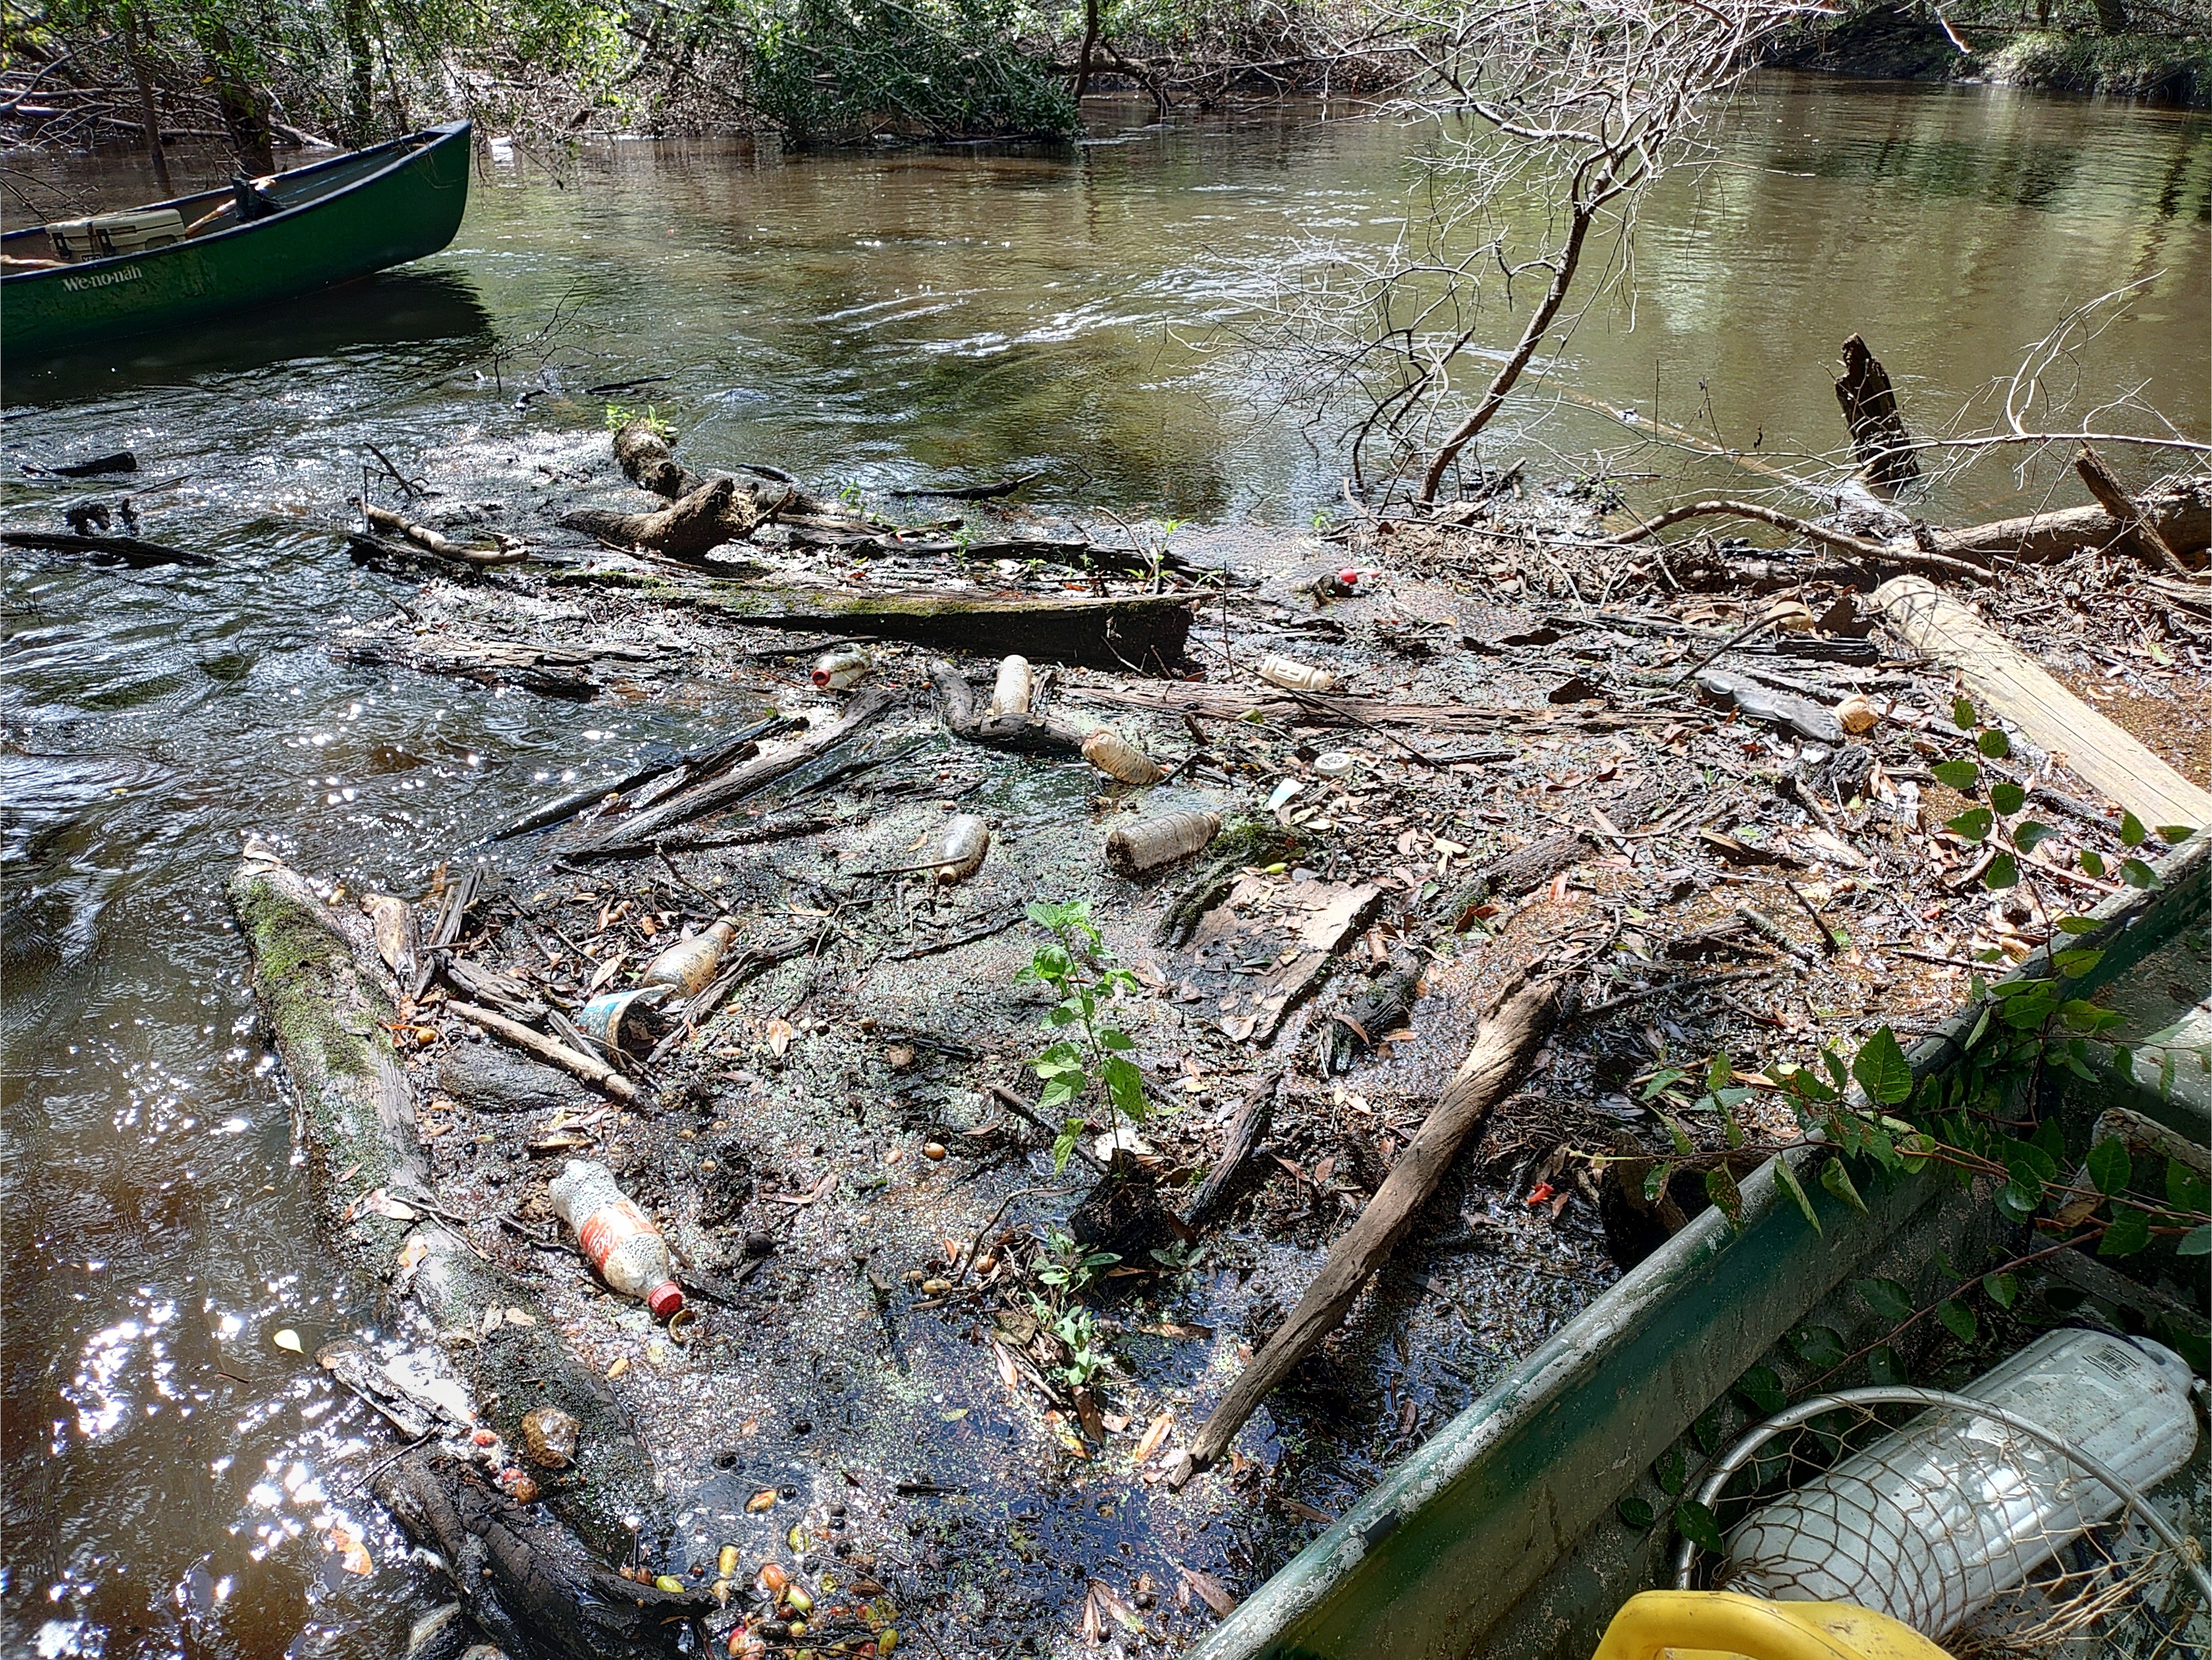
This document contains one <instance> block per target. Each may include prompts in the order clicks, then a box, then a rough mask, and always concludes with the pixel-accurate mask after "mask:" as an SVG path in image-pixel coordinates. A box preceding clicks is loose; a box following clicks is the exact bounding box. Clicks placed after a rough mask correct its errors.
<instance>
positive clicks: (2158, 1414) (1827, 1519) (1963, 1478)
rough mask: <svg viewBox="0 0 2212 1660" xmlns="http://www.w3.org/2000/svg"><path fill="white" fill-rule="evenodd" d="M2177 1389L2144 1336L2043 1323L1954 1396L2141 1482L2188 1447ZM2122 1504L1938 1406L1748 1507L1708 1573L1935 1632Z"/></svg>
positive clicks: (1733, 1584)
mask: <svg viewBox="0 0 2212 1660" xmlns="http://www.w3.org/2000/svg"><path fill="white" fill-rule="evenodd" d="M2189 1386H2190V1373H2189V1366H2188V1364H2187V1363H2186V1362H2185V1361H2184V1360H2183V1359H2181V1357H2180V1356H2179V1355H2178V1354H2176V1353H2173V1352H2172V1350H2171V1349H2168V1348H2166V1347H2163V1346H2161V1345H2160V1344H2158V1343H2154V1342H2152V1341H2150V1340H2149V1339H2148V1338H2142V1337H2112V1336H2107V1335H2106V1334H2104V1333H2102V1332H2094V1331H2054V1332H2050V1333H2047V1334H2045V1335H2044V1336H2042V1337H2040V1338H2039V1339H2037V1340H2036V1341H2034V1342H2033V1343H2031V1344H2029V1345H2028V1346H2027V1347H2026V1348H2024V1349H2022V1350H2021V1352H2020V1353H2018V1354H2015V1355H2014V1356H2013V1357H2012V1359H2009V1360H2008V1361H2006V1362H2005V1363H2004V1364H2003V1365H2000V1366H1997V1367H1996V1368H1994V1369H1993V1370H1991V1371H1988V1372H1985V1373H1984V1374H1983V1375H1982V1376H1981V1377H1978V1378H1977V1379H1976V1380H1975V1381H1974V1382H1972V1383H1969V1384H1967V1385H1966V1388H1965V1389H1962V1390H1960V1393H1961V1394H1964V1395H1972V1397H1973V1398H1974V1399H1976V1400H1977V1401H1986V1402H1989V1403H1990V1405H1991V1406H1993V1407H1997V1408H2002V1409H2003V1410H2004V1411H2006V1412H2008V1413H2010V1414H2012V1415H2013V1416H2015V1417H2016V1418H2020V1419H2021V1420H2025V1421H2027V1422H2028V1423H2031V1424H2033V1425H2034V1426H2036V1427H2037V1428H2039V1429H2042V1430H2045V1431H2047V1432H2050V1433H2051V1434H2052V1435H2054V1436H2056V1437H2057V1438H2059V1439H2060V1440H2062V1441H2064V1442H2065V1443H2066V1444H2068V1445H2069V1446H2073V1447H2076V1448H2079V1449H2080V1450H2081V1451H2082V1452H2084V1453H2086V1454H2087V1456H2090V1457H2092V1458H2094V1459H2096V1460H2098V1461H2099V1462H2100V1463H2102V1464H2103V1465H2104V1466H2105V1467H2106V1468H2108V1469H2109V1470H2111V1471H2112V1474H2113V1475H2115V1476H2116V1477H2118V1479H2119V1480H2121V1481H2124V1482H2126V1483H2128V1484H2129V1485H2130V1487H2134V1488H2135V1489H2136V1491H2137V1492H2142V1491H2143V1490H2145V1489H2147V1488H2149V1487H2154V1486H2156V1485H2157V1484H2158V1483H2159V1482H2160V1481H2163V1480H2164V1479H2165V1478H2166V1476H2168V1475H2172V1473H2173V1472H2174V1471H2175V1470H2178V1469H2179V1468H2181V1467H2182V1466H2183V1465H2184V1464H2185V1463H2187V1462H2189V1459H2190V1456H2191V1454H2192V1453H2194V1452H2195V1451H2196V1450H2197V1418H2196V1414H2195V1413H2194V1412H2193V1411H2192V1410H2191V1407H2190V1403H2189ZM2120 1505H2121V1500H2120V1498H2119V1496H2118V1494H2116V1493H2112V1492H2110V1491H2109V1490H2108V1489H2106V1487H2104V1486H2103V1485H2102V1484H2101V1483H2100V1482H2099V1481H2096V1480H2095V1479H2094V1478H2093V1477H2092V1476H2090V1475H2088V1474H2087V1472H2086V1471H2084V1470H2082V1469H2081V1468H2080V1467H2079V1466H2078V1465H2076V1464H2075V1463H2074V1462H2072V1461H2071V1460H2069V1459H2068V1458H2067V1457H2066V1456H2064V1455H2063V1454H2062V1453H2059V1452H2056V1451H2053V1450H2051V1449H2049V1448H2046V1447H2045V1446H2044V1445H2043V1444H2041V1443H2040V1442H2038V1441H2035V1440H2033V1439H2031V1438H2028V1437H2027V1436H2023V1435H2021V1434H2019V1433H2017V1432H2015V1431H2013V1430H2010V1429H2008V1428H2007V1427H2006V1426H2003V1425H2002V1424H2000V1423H1997V1422H1996V1420H1990V1419H1976V1418H1973V1417H1972V1416H1970V1415H1969V1414H1966V1413H1965V1412H1964V1411H1962V1410H1954V1409H1952V1408H1936V1409H1935V1410H1933V1411H1930V1412H1928V1413H1925V1414H1922V1415H1921V1416H1920V1417H1918V1418H1916V1419H1914V1420H1912V1421H1911V1423H1909V1424H1907V1425H1906V1426H1905V1427H1904V1428H1903V1429H1901V1430H1899V1431H1896V1432H1893V1433H1892V1434H1889V1435H1887V1436H1884V1437H1883V1438H1881V1440H1879V1441H1877V1442H1875V1444H1873V1445H1871V1446H1869V1447H1867V1448H1866V1449H1865V1450H1863V1451H1860V1452H1857V1453H1855V1454H1853V1455H1852V1456H1850V1457H1849V1458H1846V1459H1844V1461H1843V1462H1841V1463H1839V1464H1838V1465H1837V1466H1836V1467H1835V1468H1833V1469H1831V1470H1829V1471H1828V1472H1827V1473H1826V1475H1821V1476H1819V1477H1817V1478H1815V1479H1814V1480H1813V1481H1808V1482H1807V1483H1806V1484H1805V1485H1804V1486H1802V1487H1798V1488H1797V1489H1796V1491H1794V1492H1792V1493H1789V1494H1787V1495H1785V1496H1784V1497H1783V1498H1780V1499H1776V1500H1775V1501H1774V1502H1773V1503H1772V1504H1770V1505H1763V1506H1761V1507H1760V1508H1759V1509H1758V1510H1756V1511H1753V1512H1752V1513H1751V1514H1750V1515H1749V1516H1747V1517H1745V1518H1744V1519H1743V1521H1742V1523H1741V1524H1740V1525H1739V1526H1738V1527H1737V1528H1736V1529H1735V1532H1734V1533H1733V1534H1732V1535H1730V1536H1729V1541H1728V1545H1729V1560H1728V1562H1727V1563H1726V1565H1725V1566H1724V1567H1723V1572H1722V1575H1721V1584H1722V1588H1723V1589H1726V1590H1747V1591H1750V1592H1752V1593H1753V1595H1755V1596H1765V1597H1768V1598H1771V1599H1772V1600H1774V1601H1777V1602H1856V1603H1857V1604H1859V1605H1860V1606H1861V1607H1862V1608H1873V1609H1874V1610H1875V1611H1876V1612H1877V1613H1881V1614H1888V1615H1890V1616H1891V1617H1892V1618H1893V1619H1898V1620H1904V1621H1905V1623H1906V1624H1907V1625H1909V1626H1911V1627H1914V1628H1915V1629H1916V1630H1918V1631H1921V1632H1924V1633H1927V1635H1929V1637H1931V1638H1933V1639H1936V1641H1937V1642H1941V1641H1942V1639H1944V1638H1945V1637H1946V1636H1948V1634H1949V1633H1951V1632H1952V1631H1954V1629H1956V1628H1957V1627H1959V1626H1960V1624H1961V1623H1963V1622H1964V1621H1965V1620H1966V1618H1967V1617H1968V1616H1969V1615H1971V1614H1975V1613H1977V1612H1978V1611H1979V1610H1980V1609H1982V1608H1985V1607H1987V1606H1988V1605H1989V1604H1990V1602H1992V1601H1994V1600H1995V1599H1996V1597H1997V1596H1999V1594H2001V1593H2002V1592H2003V1591H2005V1590H2008V1589H2010V1588H2012V1587H2013V1586H2015V1585H2018V1584H2021V1582H2022V1581H2023V1580H2024V1579H2025V1578H2027V1575H2028V1574H2029V1573H2031V1572H2033V1571H2034V1570H2035V1569H2036V1568H2037V1567H2039V1566H2041V1565H2042V1563H2043V1562H2045V1560H2048V1559H2049V1558H2050V1557H2051V1555H2052V1554H2054V1553H2055V1552H2056V1551H2057V1549H2058V1548H2060V1547H2061V1546H2063V1544H2065V1542H2066V1541H2068V1540H2069V1538H2071V1537H2073V1536H2074V1535H2077V1534H2079V1533H2081V1532H2082V1531H2083V1530H2084V1529H2087V1528H2090V1527H2093V1526H2095V1525H2096V1524H2097V1523H2100V1522H2101V1521H2103V1520H2105V1519H2106V1518H2107V1517H2111V1516H2112V1515H2113V1514H2114V1513H2116V1512H2117V1511H2118V1510H2119V1508H2120Z"/></svg>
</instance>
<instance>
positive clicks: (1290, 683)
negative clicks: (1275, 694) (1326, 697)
mask: <svg viewBox="0 0 2212 1660" xmlns="http://www.w3.org/2000/svg"><path fill="white" fill-rule="evenodd" d="M1260 678H1261V679H1262V680H1265V681H1266V682H1267V684H1269V685H1271V686H1282V687H1285V688H1286V689H1287V690H1291V691H1334V690H1336V677H1335V676H1334V674H1331V673H1330V672H1328V670H1327V669H1317V668H1314V667H1312V666H1310V665H1308V664H1305V663H1301V662H1299V661H1298V660H1297V659H1296V658H1292V657H1278V656H1274V655H1273V654H1270V655H1268V656H1266V657H1263V658H1261V660H1260Z"/></svg>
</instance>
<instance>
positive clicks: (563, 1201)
mask: <svg viewBox="0 0 2212 1660" xmlns="http://www.w3.org/2000/svg"><path fill="white" fill-rule="evenodd" d="M545 1193H546V1197H548V1198H549V1199H550V1200H551V1201H553V1213H554V1214H555V1215H556V1216H558V1217H559V1218H560V1219H562V1221H563V1222H566V1223H567V1224H568V1226H569V1227H570V1228H571V1229H572V1230H573V1231H574V1233H575V1235H576V1244H577V1247H578V1249H580V1250H581V1251H582V1252H583V1254H584V1260H585V1261H586V1262H589V1263H590V1264H591V1265H592V1268H594V1269H595V1270H596V1271H597V1272H598V1274H599V1278H600V1279H602V1280H605V1281H606V1283H607V1285H608V1286H609V1287H610V1288H611V1289H612V1290H615V1291H617V1292H621V1293H622V1294H623V1296H625V1297H638V1298H644V1300H645V1305H646V1307H647V1308H648V1309H650V1310H653V1318H654V1319H656V1320H665V1319H666V1318H668V1316H670V1315H671V1314H674V1313H675V1312H676V1311H677V1310H678V1309H680V1308H682V1307H683V1306H684V1292H683V1291H682V1289H681V1288H680V1287H679V1286H678V1285H677V1283H676V1280H675V1275H674V1273H673V1270H672V1269H671V1268H670V1266H669V1261H668V1242H667V1241H666V1240H665V1239H663V1238H662V1237H660V1230H659V1229H658V1228H656V1227H654V1226H653V1224H652V1223H651V1222H649V1221H647V1219H646V1216H645V1213H644V1212H643V1211H641V1210H640V1209H638V1207H636V1206H635V1205H634V1204H632V1203H631V1202H630V1201H629V1199H628V1198H627V1197H626V1196H625V1195H623V1190H622V1189H620V1188H618V1187H617V1186H616V1185H615V1178H614V1176H613V1174H612V1173H611V1171H608V1169H607V1167H606V1166H605V1164H586V1162H585V1161H584V1160H582V1159H580V1158H571V1159H570V1160H569V1161H568V1164H565V1165H564V1166H562V1171H561V1174H560V1175H559V1176H558V1177H555V1178H554V1181H553V1183H552V1185H551V1186H550V1187H549V1188H547V1189H546V1190H545Z"/></svg>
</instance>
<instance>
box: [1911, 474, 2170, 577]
mask: <svg viewBox="0 0 2212 1660" xmlns="http://www.w3.org/2000/svg"><path fill="white" fill-rule="evenodd" d="M2135 506H2136V514H2137V516H2138V517H2139V518H2140V519H2142V520H2144V521H2145V522H2148V524H2149V525H2150V526H2152V528H2154V530H2156V532H2158V534H2159V536H2160V538H2162V539H2163V540H2164V541H2165V543H2166V545H2167V546H2168V547H2170V548H2172V550H2174V551H2175V552H2176V553H2178V554H2180V555H2183V556H2187V555H2190V554H2202V553H2203V551H2204V550H2205V549H2206V547H2207V546H2212V477H2206V476H2203V475H2198V476H2196V477H2187V478H2177V479H2169V480H2166V482H2164V483H2160V484H2157V485H2154V486H2153V487H2152V488H2151V489H2148V490H2146V491H2144V492H2143V494H2142V496H2140V497H2138V498H2136V502H2135ZM2126 532H2127V525H2126V523H2124V521H2122V520H2119V519H2116V518H2115V517H2113V516H2112V514H2110V513H2107V512H2106V510H2105V509H2104V508H2101V507H2095V508H2061V509H2059V510H2058V511H2057V512H2056V513H2037V514H2028V515H2027V517H2025V518H2021V519H2001V520H1996V522H1994V523H1991V524H1987V525H1975V526H1971V527H1969V528H1967V529H1966V530H1954V531H1937V532H1935V533H1934V535H1933V537H1932V538H1930V545H1931V549H1932V550H1933V551H1935V552H1936V553H1940V554H1945V555H1948V556H1951V557H1953V558H1959V559H1969V560H1973V561H1976V562H1982V563H1987V562H1990V561H1991V560H1996V559H2008V560H2019V561H2021V562H2025V563H2027V564H2039V563H2044V562H2048V561H2051V560H2054V559H2066V558H2070V557H2071V556H2073V555H2074V554H2075V552H2076V551H2078V550H2081V549H2082V548H2106V547H2111V546H2112V545H2113V544H2115V543H2117V542H2118V541H2119V540H2120V538H2122V537H2123V536H2124V535H2125V534H2126Z"/></svg>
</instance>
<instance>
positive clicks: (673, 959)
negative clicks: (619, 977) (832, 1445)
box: [637, 916, 738, 997]
mask: <svg viewBox="0 0 2212 1660" xmlns="http://www.w3.org/2000/svg"><path fill="white" fill-rule="evenodd" d="M737 937H738V925H737V922H736V921H735V920H734V919H732V918H731V917H727V916H718V917H716V918H715V919H714V922H713V924H712V926H710V927H708V929H707V931H706V932H705V933H695V934H693V935H692V936H691V937H690V939H679V940H678V941H677V942H676V943H675V944H674V945H672V946H669V947H668V948H667V949H666V950H665V951H664V952H660V953H659V955H658V956H656V957H654V958H653V960H652V961H651V962H649V963H647V964H646V965H645V971H644V972H643V973H642V974H641V975H639V976H638V977H637V983H638V984H639V985H641V986H666V987H668V988H671V990H674V991H678V992H680V993H682V994H684V996H686V997H689V996H690V995H692V994H694V993H696V992H697V991H699V990H700V989H701V988H703V987H704V986H705V985H706V983H707V982H708V981H709V980H711V979H713V978H714V970H715V969H717V968H718V967H720V964H721V961H722V953H723V952H726V951H727V950H728V949H729V948H730V941H732V939H736V938H737Z"/></svg>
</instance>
